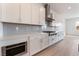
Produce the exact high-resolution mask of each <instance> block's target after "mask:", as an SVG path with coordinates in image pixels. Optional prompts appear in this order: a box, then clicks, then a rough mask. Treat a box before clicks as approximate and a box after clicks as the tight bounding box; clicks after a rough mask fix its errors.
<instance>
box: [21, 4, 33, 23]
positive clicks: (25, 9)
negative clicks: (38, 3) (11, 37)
mask: <svg viewBox="0 0 79 59" xmlns="http://www.w3.org/2000/svg"><path fill="white" fill-rule="evenodd" d="M20 8H21V22H22V23H26V24H31V17H32V15H31V13H32V12H31V11H32V9H31V4H30V3H23V4H21V6H20Z"/></svg>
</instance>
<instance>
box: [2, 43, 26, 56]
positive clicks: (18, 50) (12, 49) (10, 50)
mask: <svg viewBox="0 0 79 59" xmlns="http://www.w3.org/2000/svg"><path fill="white" fill-rule="evenodd" d="M1 49H2V56H15V55H22V54H24V53H27V42H21V43H17V44H12V45H8V46H4V47H2V48H1Z"/></svg>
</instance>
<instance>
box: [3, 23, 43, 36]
mask: <svg viewBox="0 0 79 59" xmlns="http://www.w3.org/2000/svg"><path fill="white" fill-rule="evenodd" d="M41 31H42V29H41V26H38V25H26V24H13V23H3V35H14V34H25V33H32V32H41Z"/></svg>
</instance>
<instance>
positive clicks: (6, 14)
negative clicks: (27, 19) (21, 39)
mask: <svg viewBox="0 0 79 59" xmlns="http://www.w3.org/2000/svg"><path fill="white" fill-rule="evenodd" d="M2 18H3V19H2V21H5V22H19V4H17V3H5V4H2Z"/></svg>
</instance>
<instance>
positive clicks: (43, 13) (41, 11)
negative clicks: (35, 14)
mask: <svg viewBox="0 0 79 59" xmlns="http://www.w3.org/2000/svg"><path fill="white" fill-rule="evenodd" d="M44 24H45V8H44V6H43V5H41V6H40V25H44Z"/></svg>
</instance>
